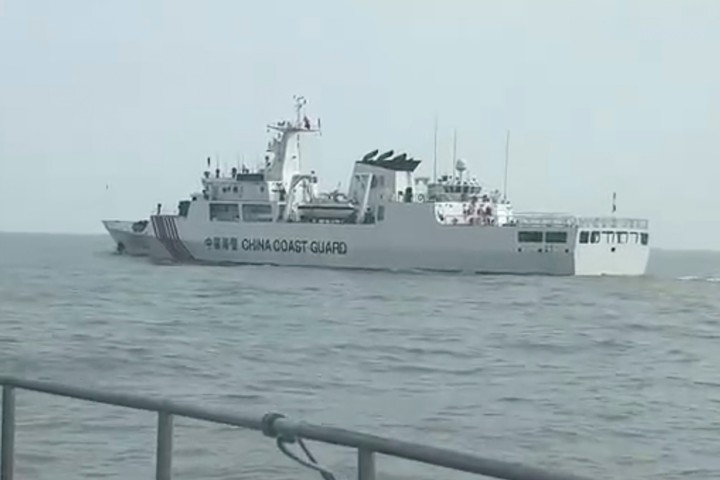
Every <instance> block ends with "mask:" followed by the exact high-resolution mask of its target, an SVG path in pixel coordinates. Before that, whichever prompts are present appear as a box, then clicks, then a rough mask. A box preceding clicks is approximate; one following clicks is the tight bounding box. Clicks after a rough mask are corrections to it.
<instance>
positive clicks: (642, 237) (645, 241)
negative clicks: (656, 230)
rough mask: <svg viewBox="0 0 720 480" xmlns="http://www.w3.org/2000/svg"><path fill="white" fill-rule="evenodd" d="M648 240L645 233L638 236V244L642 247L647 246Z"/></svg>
mask: <svg viewBox="0 0 720 480" xmlns="http://www.w3.org/2000/svg"><path fill="white" fill-rule="evenodd" d="M648 240H649V238H648V234H647V233H641V234H640V243H642V244H643V245H647V244H648Z"/></svg>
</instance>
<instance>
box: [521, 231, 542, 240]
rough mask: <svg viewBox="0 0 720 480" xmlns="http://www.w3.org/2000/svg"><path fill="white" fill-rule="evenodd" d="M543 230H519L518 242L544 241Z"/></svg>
mask: <svg viewBox="0 0 720 480" xmlns="http://www.w3.org/2000/svg"><path fill="white" fill-rule="evenodd" d="M542 241H543V234H542V232H518V242H527V243H542Z"/></svg>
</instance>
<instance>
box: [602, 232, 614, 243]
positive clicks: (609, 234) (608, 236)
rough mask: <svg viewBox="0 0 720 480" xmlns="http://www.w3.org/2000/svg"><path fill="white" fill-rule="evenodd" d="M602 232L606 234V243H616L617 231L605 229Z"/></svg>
mask: <svg viewBox="0 0 720 480" xmlns="http://www.w3.org/2000/svg"><path fill="white" fill-rule="evenodd" d="M602 233H603V235H604V236H605V243H615V232H612V231H610V230H605V231H604V232H602Z"/></svg>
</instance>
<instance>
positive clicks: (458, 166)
mask: <svg viewBox="0 0 720 480" xmlns="http://www.w3.org/2000/svg"><path fill="white" fill-rule="evenodd" d="M455 169H456V170H457V171H459V172H464V171H465V170H467V164H466V163H465V160H463V159H462V158H458V160H457V162H455Z"/></svg>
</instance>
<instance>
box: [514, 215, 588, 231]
mask: <svg viewBox="0 0 720 480" xmlns="http://www.w3.org/2000/svg"><path fill="white" fill-rule="evenodd" d="M511 218H512V220H511V222H514V224H515V225H519V226H524V227H556V228H557V227H572V226H574V225H576V223H577V217H576V216H574V215H569V214H566V213H514V214H512V216H511Z"/></svg>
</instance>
